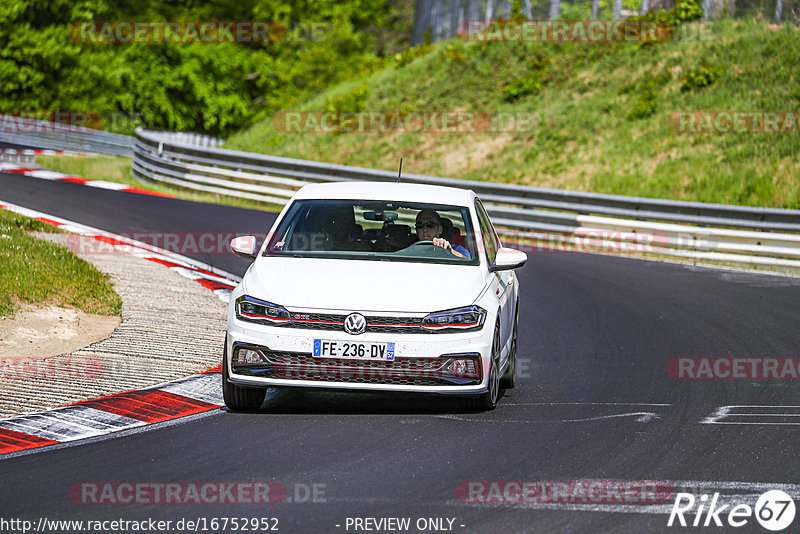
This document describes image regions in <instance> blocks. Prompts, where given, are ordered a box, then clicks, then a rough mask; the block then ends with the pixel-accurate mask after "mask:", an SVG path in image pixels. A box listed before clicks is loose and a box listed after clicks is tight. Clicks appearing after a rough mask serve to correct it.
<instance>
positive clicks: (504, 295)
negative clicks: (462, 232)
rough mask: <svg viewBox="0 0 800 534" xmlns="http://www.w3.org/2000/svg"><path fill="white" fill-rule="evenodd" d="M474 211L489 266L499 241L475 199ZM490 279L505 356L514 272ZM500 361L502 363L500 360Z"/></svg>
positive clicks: (512, 307)
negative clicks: (497, 310) (497, 306)
mask: <svg viewBox="0 0 800 534" xmlns="http://www.w3.org/2000/svg"><path fill="white" fill-rule="evenodd" d="M475 209H476V212H477V214H478V224H479V225H480V231H481V236H482V237H483V246H484V254H485V255H486V261H487V263H488V264H489V265H492V264H493V263H494V260H495V258H496V256H497V250H498V249H499V248H500V239H499V238H498V236H497V232H496V231H495V229H494V226H493V225H492V222H491V220H489V215H488V214H487V213H486V210H485V209H484V207H483V204H482V203H481V201H480V199H477V198H476V199H475ZM490 275H491V277H492V282H491V288H490V291H491V292H492V293H493V294H494V295H495V297H496V298H497V302H498V305H499V307H500V346H501V353H502V354H507V352H508V349H509V347H510V343H511V334H512V329H513V317H512V315H513V313H514V306H513V303H514V298H513V296H514V294H515V291H514V272H513V271H510V270H509V271H497V272H494V273H490ZM501 361H504V359H503V360H501Z"/></svg>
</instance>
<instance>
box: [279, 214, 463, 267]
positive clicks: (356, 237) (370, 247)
mask: <svg viewBox="0 0 800 534" xmlns="http://www.w3.org/2000/svg"><path fill="white" fill-rule="evenodd" d="M434 238H436V239H435V240H436V241H437V243H439V244H441V239H444V240H446V241H447V243H448V244H449V247H448V248H445V247H442V246H437V245H436V244H434V242H433V241H434ZM440 238H441V239H440ZM476 250H477V247H476V246H475V234H474V232H473V228H472V223H471V221H470V217H469V208H467V207H464V206H450V205H441V204H430V203H421V202H399V201H397V202H395V201H376V200H298V201H295V202H294V203H293V204H292V206H291V207H290V208H289V211H288V213H287V214H286V216H285V217H284V218H283V220H282V221H281V223H280V225H279V226H278V228H277V230H276V231H275V233H274V234H273V235H272V236H271V237H270V240H269V243H268V245H267V247H266V249H265V251H264V255H265V256H293V257H314V258H320V257H323V258H342V259H358V260H364V259H367V260H383V261H412V262H429V263H453V264H462V265H477V264H478V255H477V254H476V253H475V252H476Z"/></svg>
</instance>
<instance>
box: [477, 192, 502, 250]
mask: <svg viewBox="0 0 800 534" xmlns="http://www.w3.org/2000/svg"><path fill="white" fill-rule="evenodd" d="M475 209H476V210H477V212H478V223H479V224H480V225H481V235H482V236H483V246H484V247H486V259H487V260H488V261H489V263H490V264H491V263H494V260H495V258H496V257H497V248H498V246H499V241H498V239H497V234H496V233H495V231H494V227H493V226H492V222H491V221H490V220H489V216H488V215H487V214H486V210H485V209H483V204H481V201H480V200H478V199H477V198H476V199H475Z"/></svg>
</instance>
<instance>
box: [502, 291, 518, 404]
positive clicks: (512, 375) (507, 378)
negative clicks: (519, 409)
mask: <svg viewBox="0 0 800 534" xmlns="http://www.w3.org/2000/svg"><path fill="white" fill-rule="evenodd" d="M518 332H519V301H517V305H516V308H515V310H514V332H513V333H512V335H511V351H510V352H509V354H508V367H506V372H505V374H504V375H503V378H501V379H500V387H501V388H503V389H514V386H515V385H516V382H517V334H518Z"/></svg>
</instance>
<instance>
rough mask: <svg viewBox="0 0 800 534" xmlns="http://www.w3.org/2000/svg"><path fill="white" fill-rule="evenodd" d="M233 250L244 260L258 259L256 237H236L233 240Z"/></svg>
mask: <svg viewBox="0 0 800 534" xmlns="http://www.w3.org/2000/svg"><path fill="white" fill-rule="evenodd" d="M231 250H232V251H233V253H234V254H236V255H237V256H241V257H242V258H248V259H251V260H254V259H256V236H254V235H243V236H239V237H234V238H233V239H231Z"/></svg>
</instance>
